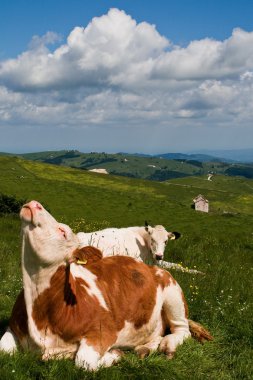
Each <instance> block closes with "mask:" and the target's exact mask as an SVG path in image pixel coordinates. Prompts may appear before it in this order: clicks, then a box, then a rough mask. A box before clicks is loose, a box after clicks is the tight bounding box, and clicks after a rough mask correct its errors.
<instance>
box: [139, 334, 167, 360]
mask: <svg viewBox="0 0 253 380" xmlns="http://www.w3.org/2000/svg"><path fill="white" fill-rule="evenodd" d="M161 340H162V337H161V336H158V337H157V338H155V339H154V340H152V341H151V342H148V343H146V344H142V345H139V346H136V347H135V349H134V350H135V352H136V354H137V355H138V357H139V358H140V359H144V358H145V357H146V356H148V355H149V354H150V353H151V352H154V351H156V350H157V348H158V346H159V344H160V342H161Z"/></svg>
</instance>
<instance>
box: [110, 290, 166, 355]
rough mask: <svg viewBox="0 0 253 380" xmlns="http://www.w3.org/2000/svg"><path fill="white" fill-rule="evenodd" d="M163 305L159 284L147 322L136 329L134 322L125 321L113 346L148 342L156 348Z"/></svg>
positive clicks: (128, 345)
mask: <svg viewBox="0 0 253 380" xmlns="http://www.w3.org/2000/svg"><path fill="white" fill-rule="evenodd" d="M162 305H163V291H162V289H161V287H160V286H159V287H158V288H157V293H156V302H155V307H154V309H153V312H152V315H151V318H150V320H149V321H148V323H146V324H145V325H143V326H142V327H141V328H138V329H136V328H135V326H134V324H133V323H131V322H128V321H126V322H125V325H124V327H123V329H122V330H121V331H120V332H119V333H118V337H117V341H116V342H115V344H114V345H113V347H121V348H128V347H129V348H134V347H136V346H139V345H147V344H149V345H150V346H151V347H152V349H154V350H155V349H156V348H157V347H158V345H159V343H160V340H161V335H162V333H163V324H162V317H161V309H162Z"/></svg>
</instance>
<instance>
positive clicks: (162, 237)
mask: <svg viewBox="0 0 253 380" xmlns="http://www.w3.org/2000/svg"><path fill="white" fill-rule="evenodd" d="M145 230H146V231H147V232H148V234H149V235H150V250H151V253H152V255H153V258H154V259H155V260H163V256H164V251H165V247H166V244H167V243H168V241H169V240H175V239H178V238H179V237H180V233H179V232H168V231H166V229H165V228H164V227H163V226H159V225H158V226H155V227H151V226H150V225H148V223H145Z"/></svg>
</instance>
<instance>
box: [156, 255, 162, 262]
mask: <svg viewBox="0 0 253 380" xmlns="http://www.w3.org/2000/svg"><path fill="white" fill-rule="evenodd" d="M155 258H156V260H157V261H160V260H162V258H163V257H162V256H160V255H155Z"/></svg>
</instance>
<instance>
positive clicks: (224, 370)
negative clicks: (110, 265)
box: [0, 157, 253, 380]
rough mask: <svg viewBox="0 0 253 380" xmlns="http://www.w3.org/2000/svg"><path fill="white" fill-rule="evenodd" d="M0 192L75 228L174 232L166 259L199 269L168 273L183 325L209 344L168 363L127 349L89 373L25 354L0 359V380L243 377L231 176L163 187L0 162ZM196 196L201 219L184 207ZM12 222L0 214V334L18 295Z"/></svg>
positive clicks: (236, 191)
mask: <svg viewBox="0 0 253 380" xmlns="http://www.w3.org/2000/svg"><path fill="white" fill-rule="evenodd" d="M0 178H1V181H0V192H2V193H4V194H8V195H15V196H16V197H17V198H25V199H27V200H31V199H36V200H38V201H40V202H41V203H42V204H43V205H44V206H45V207H47V208H48V210H49V211H50V212H51V213H52V214H53V215H54V217H55V218H56V219H57V220H59V221H62V222H65V223H67V224H69V225H70V226H71V227H72V228H73V229H74V230H75V231H80V230H84V231H93V230H96V229H100V228H106V227H112V226H115V227H123V226H130V225H142V224H143V223H144V221H145V220H148V221H149V222H150V223H151V224H163V225H164V226H165V227H166V228H167V229H168V230H176V231H180V232H181V233H182V237H181V239H179V240H178V241H175V242H171V243H170V244H169V246H168V247H167V249H166V259H167V260H169V261H172V262H176V263H182V264H183V266H188V267H190V268H193V267H196V268H197V269H199V270H201V271H203V272H205V276H200V275H195V276H193V275H191V274H187V273H180V272H176V271H173V270H172V271H171V273H172V274H173V276H174V277H175V278H176V279H177V281H178V282H179V284H180V285H181V287H182V289H183V291H184V293H185V296H186V299H187V301H188V304H189V311H190V317H191V319H194V320H196V321H198V322H201V323H202V324H203V325H204V326H205V327H207V328H208V329H209V330H210V331H211V333H212V335H213V336H214V341H213V342H210V343H206V344H204V345H200V344H198V343H197V342H195V341H193V340H188V341H187V342H185V343H184V344H183V345H182V346H181V347H180V348H179V349H178V351H177V353H176V356H175V358H174V359H173V360H171V361H167V360H166V359H165V357H164V356H163V355H160V354H157V353H155V354H152V355H151V357H149V358H146V359H144V360H139V359H137V357H136V356H135V355H134V354H133V353H131V352H129V353H127V355H126V356H125V357H124V359H123V360H122V361H121V362H120V363H119V364H118V365H117V366H115V367H112V368H108V369H100V370H99V371H98V372H96V373H89V372H86V371H84V370H80V369H77V368H75V367H74V364H73V363H72V362H71V361H68V360H61V361H48V362H42V361H41V360H40V359H39V358H38V357H37V356H36V355H34V354H32V353H28V352H26V353H18V354H15V355H14V356H13V357H9V356H8V355H5V354H1V355H0V379H1V380H4V379H19V380H20V379H61V380H62V379H63V378H65V379H71V380H72V379H76V380H81V379H168V380H169V379H170V380H174V379H175V380H176V379H187V380H189V379H221V380H223V379H224V380H225V379H252V377H253V368H252V357H253V355H252V354H253V352H252V335H253V334H252V332H253V329H252V312H253V307H252V274H253V260H252V257H253V229H252V225H253V181H252V180H246V179H243V178H239V177H236V178H235V177H227V176H216V177H215V178H214V180H213V181H212V182H210V181H206V179H205V178H206V177H187V178H181V179H174V180H171V181H167V182H164V183H159V182H150V181H144V180H137V179H130V178H124V177H116V176H104V175H100V174H95V173H89V172H84V171H81V170H75V169H70V168H65V167H59V166H53V165H46V164H42V163H39V162H32V161H25V160H22V159H19V158H13V157H0ZM199 193H201V194H203V195H204V196H205V197H207V198H208V199H209V203H210V213H208V214H203V213H199V212H196V211H194V210H193V209H192V208H191V204H192V199H193V198H194V197H195V196H196V195H198V194H199ZM19 233H20V221H19V218H18V216H15V215H5V216H4V215H2V216H1V217H0V234H1V235H0V263H1V264H0V330H1V331H0V332H1V334H2V333H3V332H4V330H5V328H6V325H7V323H8V318H9V316H10V313H11V309H12V306H13V304H14V301H15V297H16V296H17V294H18V293H19V291H20V289H21V288H22V281H21V270H20V238H19Z"/></svg>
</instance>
